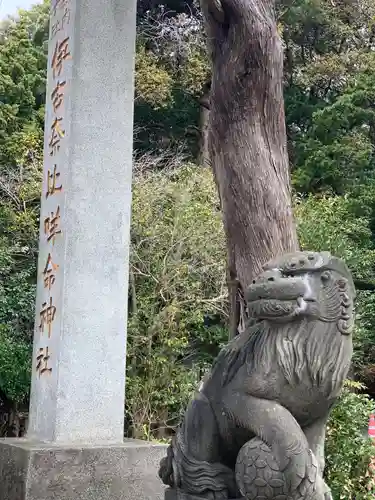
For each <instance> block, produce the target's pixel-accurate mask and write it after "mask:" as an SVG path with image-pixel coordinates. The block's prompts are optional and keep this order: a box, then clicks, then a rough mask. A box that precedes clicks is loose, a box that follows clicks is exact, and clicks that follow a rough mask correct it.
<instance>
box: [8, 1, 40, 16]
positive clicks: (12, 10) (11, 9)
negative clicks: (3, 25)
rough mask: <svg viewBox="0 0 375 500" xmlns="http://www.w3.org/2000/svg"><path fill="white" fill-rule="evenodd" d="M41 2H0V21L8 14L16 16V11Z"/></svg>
mask: <svg viewBox="0 0 375 500" xmlns="http://www.w3.org/2000/svg"><path fill="white" fill-rule="evenodd" d="M41 1H42V0H0V19H4V17H6V16H7V15H9V14H16V13H17V9H18V8H21V9H29V8H30V7H31V6H32V5H34V4H36V3H41Z"/></svg>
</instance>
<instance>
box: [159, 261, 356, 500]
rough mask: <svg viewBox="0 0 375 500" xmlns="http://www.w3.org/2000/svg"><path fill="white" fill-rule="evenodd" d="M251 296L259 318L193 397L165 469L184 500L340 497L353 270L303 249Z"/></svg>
mask: <svg viewBox="0 0 375 500" xmlns="http://www.w3.org/2000/svg"><path fill="white" fill-rule="evenodd" d="M245 297H246V300H247V307H248V312H249V316H250V318H251V319H252V321H251V322H250V323H249V326H248V327H247V329H246V330H245V331H244V332H243V333H242V334H241V335H239V336H238V337H236V338H235V339H233V340H232V341H231V342H230V343H229V344H228V345H227V346H226V347H224V348H223V349H222V350H221V352H220V354H219V356H218V357H217V359H216V361H215V363H214V365H213V367H212V369H211V372H210V373H209V374H208V376H207V377H205V380H204V382H203V383H202V384H201V386H200V388H199V390H198V391H197V393H196V395H195V396H194V398H193V400H192V401H191V403H190V404H189V406H188V408H187V410H186V412H185V415H184V418H183V421H182V423H181V425H180V426H179V428H178V429H177V433H176V435H175V436H174V437H173V439H172V443H171V445H170V447H169V448H168V450H167V456H166V457H165V458H164V459H163V460H162V462H161V464H160V470H159V474H160V477H161V479H162V481H163V482H164V483H165V484H167V485H168V486H170V487H171V488H172V489H173V488H175V489H176V490H175V491H176V495H177V500H196V499H201V500H228V499H230V498H235V497H238V496H240V495H241V494H242V495H244V496H245V497H246V498H247V499H248V500H257V499H261V498H262V499H269V500H276V499H278V500H286V499H287V498H290V499H293V500H332V496H331V493H330V491H329V488H328V486H327V485H326V483H325V481H324V479H323V470H324V438H325V426H326V422H327V419H328V416H329V413H330V410H331V408H332V405H333V404H334V402H335V400H336V399H337V397H338V395H339V393H340V391H341V388H342V386H343V383H344V381H345V378H346V377H347V374H348V371H349V367H350V362H351V357H352V351H353V348H352V338H351V333H352V329H353V325H354V307H353V301H354V297H355V289H354V284H353V280H352V277H351V273H350V271H349V269H348V268H347V267H346V265H345V264H344V262H343V261H341V260H340V259H337V258H335V257H333V256H332V255H330V254H329V253H328V252H320V253H316V252H296V253H293V254H288V255H284V256H281V257H279V258H276V259H275V260H274V261H272V262H269V263H268V264H267V265H266V266H265V267H264V270H263V272H262V273H261V274H260V276H259V277H258V278H257V279H256V280H254V281H253V283H252V284H251V285H250V286H249V288H248V289H247V290H246V291H245ZM168 495H172V493H171V492H169V493H168Z"/></svg>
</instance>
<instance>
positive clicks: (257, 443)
mask: <svg viewBox="0 0 375 500" xmlns="http://www.w3.org/2000/svg"><path fill="white" fill-rule="evenodd" d="M236 481H237V485H238V487H239V489H240V491H241V494H242V495H243V496H244V497H245V498H246V499H247V500H266V499H267V500H268V499H270V500H287V499H288V496H287V491H288V488H287V484H286V480H285V477H284V474H283V473H282V472H281V471H280V468H279V465H278V463H277V462H276V460H275V458H274V456H273V455H272V451H271V450H270V448H269V447H268V446H267V445H266V444H265V443H264V442H263V441H262V440H261V439H259V438H254V439H251V440H250V441H248V442H247V443H246V444H245V445H244V446H243V447H242V448H241V450H240V452H239V454H238V456H237V462H236Z"/></svg>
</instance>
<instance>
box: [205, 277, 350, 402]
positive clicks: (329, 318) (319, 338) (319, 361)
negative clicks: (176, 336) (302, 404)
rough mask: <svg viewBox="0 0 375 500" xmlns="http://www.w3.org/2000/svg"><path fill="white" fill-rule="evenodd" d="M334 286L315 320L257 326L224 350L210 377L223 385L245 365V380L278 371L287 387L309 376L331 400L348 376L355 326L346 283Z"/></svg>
mask: <svg viewBox="0 0 375 500" xmlns="http://www.w3.org/2000/svg"><path fill="white" fill-rule="evenodd" d="M335 285H336V286H333V287H332V289H331V293H329V294H328V295H327V296H326V297H325V307H324V308H323V311H322V313H321V315H320V318H319V319H311V318H303V319H300V320H297V319H295V320H294V321H290V322H288V323H286V324H279V325H276V324H274V323H270V322H267V321H261V322H259V323H256V324H255V325H253V326H252V327H250V328H249V329H248V330H247V331H246V332H244V333H243V334H242V335H241V336H239V337H236V338H235V339H233V340H232V341H231V342H230V343H229V344H228V345H227V346H226V347H225V348H224V349H222V351H221V352H220V354H219V356H218V358H217V360H216V362H215V364H214V366H213V368H212V376H214V374H219V376H221V381H222V386H225V385H227V384H228V383H229V382H230V381H231V380H232V378H233V377H234V375H235V374H236V373H237V371H238V370H239V369H240V368H241V367H242V366H243V365H244V363H246V364H247V371H248V374H249V375H251V374H252V373H255V372H256V371H257V370H258V367H260V366H261V367H262V371H263V373H264V374H265V375H266V376H267V374H270V373H271V372H272V371H275V366H277V367H278V368H279V369H280V370H281V372H282V374H283V375H284V377H285V379H286V380H287V382H288V383H290V384H291V385H296V384H298V383H300V382H301V381H302V379H304V380H306V377H308V379H309V380H310V384H311V387H320V388H321V390H322V393H324V395H325V396H326V397H327V398H329V397H330V396H332V395H333V394H334V393H335V392H336V391H337V389H339V388H340V387H341V385H342V383H343V381H344V379H345V377H346V375H347V371H348V368H349V362H350V356H349V357H348V350H347V349H346V348H345V347H346V346H345V344H346V342H349V337H348V336H347V335H348V334H349V333H350V332H351V328H352V325H353V311H352V305H351V303H350V302H349V301H348V300H347V299H348V296H347V293H346V291H347V290H346V288H345V286H344V285H345V283H344V282H343V281H339V282H336V284H335ZM346 358H347V359H346Z"/></svg>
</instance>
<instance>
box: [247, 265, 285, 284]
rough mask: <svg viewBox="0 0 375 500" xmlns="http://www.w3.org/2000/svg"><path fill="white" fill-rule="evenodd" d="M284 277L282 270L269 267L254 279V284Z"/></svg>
mask: <svg viewBox="0 0 375 500" xmlns="http://www.w3.org/2000/svg"><path fill="white" fill-rule="evenodd" d="M281 277H282V274H281V271H280V270H279V269H269V270H267V271H264V272H263V273H262V274H261V275H260V276H258V278H257V279H255V280H254V281H253V285H255V284H259V285H260V284H261V283H267V282H272V281H277V280H279V279H280V278H281Z"/></svg>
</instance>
